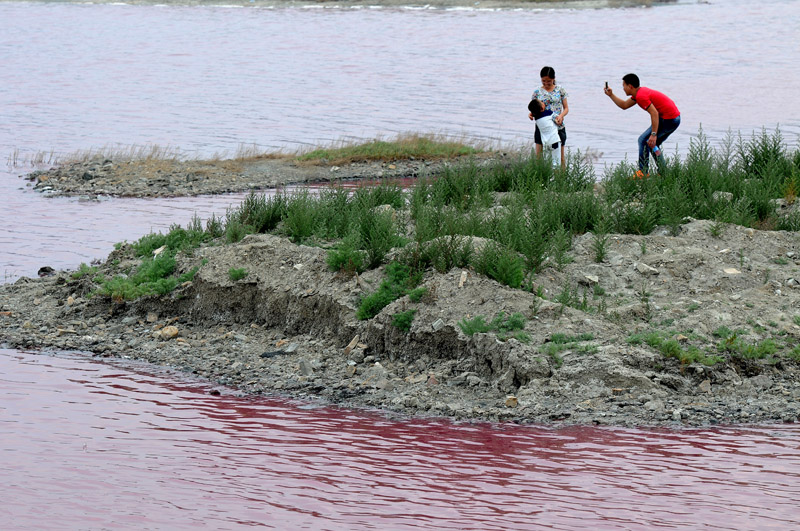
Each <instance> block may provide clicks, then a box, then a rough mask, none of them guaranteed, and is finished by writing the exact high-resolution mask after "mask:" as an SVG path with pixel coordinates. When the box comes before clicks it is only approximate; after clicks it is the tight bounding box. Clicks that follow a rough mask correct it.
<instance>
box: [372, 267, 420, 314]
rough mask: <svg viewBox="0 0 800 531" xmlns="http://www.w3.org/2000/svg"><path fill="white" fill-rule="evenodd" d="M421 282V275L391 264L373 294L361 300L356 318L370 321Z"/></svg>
mask: <svg viewBox="0 0 800 531" xmlns="http://www.w3.org/2000/svg"><path fill="white" fill-rule="evenodd" d="M421 280H422V274H421V273H414V272H412V271H411V268H410V267H408V266H407V265H405V264H400V263H398V262H392V263H390V264H389V265H387V266H386V278H385V279H384V280H383V281H382V282H381V285H380V287H379V288H378V290H377V291H376V292H375V293H372V294H370V295H367V296H366V297H364V298H363V299H361V304H360V305H359V307H358V310H357V311H356V317H358V318H359V319H361V320H366V319H372V318H373V317H375V316H376V315H378V313H380V311H381V310H382V309H384V308H385V307H386V306H388V305H389V304H391V303H392V302H394V301H395V300H397V299H399V298H400V297H402V296H403V295H406V294H407V293H408V292H410V291H411V290H412V289H414V287H416V286H417V285H418V284H419V283H420V281H421Z"/></svg>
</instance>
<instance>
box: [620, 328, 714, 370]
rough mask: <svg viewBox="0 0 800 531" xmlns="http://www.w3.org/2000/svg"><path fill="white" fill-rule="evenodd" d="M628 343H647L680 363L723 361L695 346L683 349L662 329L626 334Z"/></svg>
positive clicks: (711, 363)
mask: <svg viewBox="0 0 800 531" xmlns="http://www.w3.org/2000/svg"><path fill="white" fill-rule="evenodd" d="M627 341H628V343H630V344H632V345H641V344H642V343H645V344H647V345H648V346H649V347H651V348H653V349H654V350H657V351H659V352H661V354H663V355H664V356H665V357H667V358H676V359H678V360H679V361H680V362H681V364H682V365H688V364H691V363H701V364H703V365H709V366H710V365H716V364H717V363H721V362H723V361H724V358H722V357H721V356H713V355H712V356H707V355H706V354H705V353H704V352H703V351H701V350H700V349H698V348H697V347H694V346H690V347H688V348H686V349H684V348H683V347H682V346H681V344H680V343H679V342H678V341H677V340H675V339H672V338H671V337H670V335H669V334H667V333H665V332H662V331H657V330H654V331H650V332H645V333H639V334H632V335H630V336H628V339H627Z"/></svg>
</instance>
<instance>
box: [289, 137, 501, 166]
mask: <svg viewBox="0 0 800 531" xmlns="http://www.w3.org/2000/svg"><path fill="white" fill-rule="evenodd" d="M482 151H485V150H484V149H480V148H476V147H472V146H469V145H466V144H464V143H462V142H458V141H455V140H449V139H447V138H445V137H436V136H433V135H403V136H398V137H397V138H396V139H394V140H388V141H386V140H373V141H370V142H366V143H362V144H350V145H342V146H340V147H330V148H323V149H315V150H313V151H310V152H308V153H304V154H302V155H299V156H298V157H297V160H299V161H324V162H327V163H329V164H345V163H350V162H357V161H368V160H385V161H390V160H401V159H409V158H412V157H413V158H418V159H446V158H453V157H459V156H463V155H474V154H477V153H480V152H482Z"/></svg>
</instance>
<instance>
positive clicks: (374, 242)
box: [357, 209, 401, 268]
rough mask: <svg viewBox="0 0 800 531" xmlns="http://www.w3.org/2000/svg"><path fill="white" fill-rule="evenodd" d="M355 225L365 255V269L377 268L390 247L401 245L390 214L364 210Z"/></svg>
mask: <svg viewBox="0 0 800 531" xmlns="http://www.w3.org/2000/svg"><path fill="white" fill-rule="evenodd" d="M357 223H358V233H359V237H360V241H361V244H362V245H363V248H364V250H365V251H366V253H367V267H369V268H375V267H378V266H379V265H381V264H382V263H383V260H384V259H385V258H386V255H387V253H388V252H389V251H390V250H391V249H392V247H395V246H396V245H399V244H400V243H401V240H400V238H399V236H398V234H397V231H396V227H395V223H394V220H393V219H392V213H391V212H382V211H379V210H375V209H371V210H364V211H363V212H362V213H361V216H360V217H359V219H358V221H357Z"/></svg>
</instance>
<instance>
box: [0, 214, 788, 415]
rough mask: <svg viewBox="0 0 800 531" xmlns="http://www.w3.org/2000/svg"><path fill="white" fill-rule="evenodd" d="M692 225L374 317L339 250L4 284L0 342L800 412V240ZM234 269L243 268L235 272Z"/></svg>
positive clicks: (254, 386)
mask: <svg viewBox="0 0 800 531" xmlns="http://www.w3.org/2000/svg"><path fill="white" fill-rule="evenodd" d="M679 229H680V230H679V234H677V235H674V236H673V235H670V233H669V232H670V231H669V230H668V229H666V228H665V229H658V230H656V231H655V232H654V233H653V234H651V235H647V236H628V235H611V236H610V237H609V240H608V252H607V255H606V258H605V260H604V261H603V262H601V263H596V262H595V261H594V258H595V254H594V252H593V241H592V236H591V235H584V236H581V237H578V238H576V239H575V241H574V243H573V247H572V250H571V253H572V256H573V257H574V260H573V261H572V263H569V264H566V265H564V266H563V267H562V268H560V269H559V268H548V269H545V270H544V271H542V272H541V273H539V274H538V275H536V278H535V279H534V282H535V286H536V289H535V290H534V291H535V292H537V293H538V296H537V294H536V293H532V292H529V291H523V290H515V289H511V288H507V287H505V286H503V285H500V284H498V283H497V282H495V281H494V280H491V279H488V278H486V277H483V276H480V275H477V274H475V273H474V272H472V271H469V270H464V271H462V270H460V269H454V270H451V271H449V272H448V273H445V274H439V273H436V272H428V273H426V275H425V277H424V279H423V282H422V287H424V288H425V292H426V295H425V296H424V297H423V298H422V299H421V300H419V301H418V302H413V301H412V300H411V299H410V298H409V297H408V296H404V297H401V298H400V299H397V300H395V301H394V302H392V303H391V304H389V305H388V306H386V307H385V308H384V309H383V310H382V311H381V312H380V313H379V314H378V315H377V316H376V317H374V318H373V319H370V320H359V319H357V318H356V310H357V307H358V304H359V301H360V300H361V298H362V297H363V296H364V295H366V294H369V293H371V292H373V291H375V290H376V289H377V287H378V285H379V284H380V282H381V280H382V279H383V278H384V271H383V269H382V268H381V269H377V270H372V271H369V272H367V273H365V274H363V275H361V276H356V277H351V278H343V277H342V276H341V275H339V274H336V273H333V272H331V271H329V269H328V266H327V264H326V255H325V251H324V250H323V249H320V248H316V247H305V246H298V245H295V244H293V243H291V242H290V241H288V240H287V239H285V238H282V237H278V236H273V235H250V236H247V237H246V238H244V239H243V240H242V241H241V242H239V243H238V244H232V245H226V246H222V247H218V246H217V247H205V248H201V249H200V250H198V251H195V253H196V255H195V257H194V258H193V260H197V259H198V258H200V259H204V260H206V261H207V262H206V263H205V265H204V266H203V267H202V268H201V269H200V271H199V272H198V274H197V275H196V276H195V278H194V280H193V281H191V282H187V283H185V284H184V285H183V286H181V287H180V288H179V289H177V290H176V291H174V292H173V293H172V294H171V295H169V296H165V297H146V298H143V299H139V300H137V301H136V302H132V303H117V302H112V301H109V300H107V299H104V298H102V297H94V298H88V295H89V292H90V291H91V290H92V289H93V287H92V283H91V280H90V279H88V278H86V277H84V278H82V279H80V280H74V279H72V278H71V277H70V276H69V275H67V274H65V273H59V274H58V275H56V276H54V277H49V278H43V279H36V280H31V279H27V278H22V279H20V280H19V281H17V282H16V283H15V284H13V285H4V286H0V295H2V299H0V300H2V303H1V304H2V308H1V310H2V316H0V331H1V332H0V333H1V334H2V337H3V338H4V342H5V343H6V344H7V345H9V346H12V347H15V348H32V347H35V348H51V349H69V350H72V349H76V350H86V351H90V352H94V353H98V354H101V355H114V356H126V357H132V358H138V359H145V360H148V361H151V362H154V363H158V364H162V365H169V366H173V367H178V368H181V369H183V370H186V371H190V372H193V373H196V374H199V375H201V376H204V377H206V378H210V379H212V380H215V381H218V382H220V383H222V384H226V385H232V386H236V387H239V388H241V389H243V390H245V391H247V392H252V393H286V394H289V395H291V396H300V397H321V398H323V399H326V400H328V401H331V402H334V403H338V404H345V405H357V406H374V407H380V408H384V409H386V410H393V411H398V412H403V413H411V414H431V415H448V416H453V417H457V418H468V419H513V420H518V421H522V422H568V423H596V424H607V423H608V424H619V425H652V424H671V423H684V424H693V425H696V424H709V423H731V422H755V421H794V420H796V419H797V417H798V415H800V405H798V404H800V402H798V399H800V380H798V361H797V357H793V356H796V355H797V353H798V352H799V351H798V349H797V345H798V343H800V341H799V339H800V282H798V280H800V269H798V266H800V248H798V247H799V245H798V239H797V235H796V234H794V233H785V232H767V231H758V230H753V229H744V228H741V227H737V226H725V227H724V228H723V229H722V230H721V231H720V230H718V229H719V227H714V230H712V227H711V224H710V223H709V222H706V221H691V222H689V223H686V224H684V225H681V226H680V227H679ZM714 235H716V236H717V237H715V236H714ZM197 253H199V254H197ZM114 259H115V256H114V255H113V254H112V256H110V257H109V262H111V261H112V260H114ZM232 268H236V269H244V270H246V271H247V276H246V277H245V278H243V279H241V280H236V281H234V280H231V275H230V270H231V269H232ZM408 310H416V313H414V314H413V321H411V324H410V329H409V330H408V331H404V330H402V329H401V328H399V327H398V326H396V325H395V324H394V319H395V316H396V315H398V314H401V313H403V312H406V311H408ZM513 314H521V315H522V316H524V329H523V330H521V332H524V335H520V336H517V337H516V338H515V337H513V336H512V335H509V334H503V333H502V332H501V331H492V332H486V333H474V334H472V335H468V334H466V333H465V328H466V329H468V327H465V326H464V325H465V323H470V322H474V319H475V318H476V317H478V316H481V317H484V318H485V322H489V321H491V320H492V319H493V318H495V317H496V316H498V315H505V316H510V315H513ZM686 353H692V354H693V355H694V356H695V357H694V358H691V357H689V358H687V357H686V356H684V357H683V358H682V357H681V356H682V355H684V354H686ZM793 353H794V354H793ZM714 356H719V357H720V359H719V361H717V362H715V363H713V362H709V360H712V359H713V357H714Z"/></svg>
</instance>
